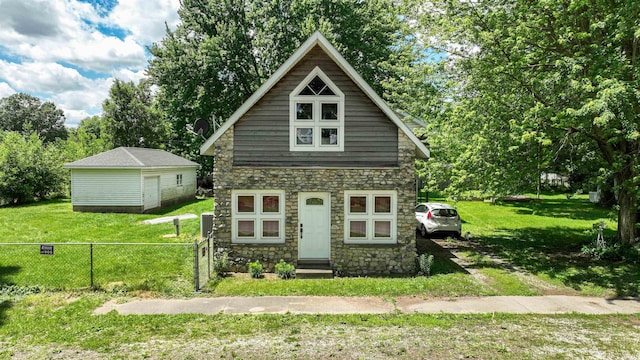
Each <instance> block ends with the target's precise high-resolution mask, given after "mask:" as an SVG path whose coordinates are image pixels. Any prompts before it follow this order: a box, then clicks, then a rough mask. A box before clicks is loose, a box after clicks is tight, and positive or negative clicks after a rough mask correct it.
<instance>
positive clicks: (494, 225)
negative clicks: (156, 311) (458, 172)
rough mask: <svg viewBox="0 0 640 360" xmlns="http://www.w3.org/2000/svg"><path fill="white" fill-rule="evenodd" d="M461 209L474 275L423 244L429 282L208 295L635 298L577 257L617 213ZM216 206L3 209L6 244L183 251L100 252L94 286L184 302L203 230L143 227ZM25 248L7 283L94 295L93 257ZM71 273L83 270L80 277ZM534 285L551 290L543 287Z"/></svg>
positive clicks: (636, 273)
mask: <svg viewBox="0 0 640 360" xmlns="http://www.w3.org/2000/svg"><path fill="white" fill-rule="evenodd" d="M432 200H434V199H432ZM435 200H437V201H444V199H435ZM455 205H456V206H457V208H458V210H459V212H460V214H461V217H462V219H463V221H464V223H463V232H467V231H468V232H470V233H471V234H472V236H473V238H474V239H475V241H474V242H473V244H478V245H479V247H478V248H472V247H468V248H467V249H464V251H462V253H463V255H464V254H466V255H464V257H465V258H466V260H467V261H468V262H469V264H468V268H467V269H465V268H462V267H461V266H460V265H459V264H457V263H456V262H454V261H453V260H455V259H452V258H451V254H450V253H449V252H448V251H445V250H443V249H442V248H438V247H433V246H431V245H429V244H425V243H424V241H423V239H420V238H419V239H418V247H419V251H420V252H427V253H433V254H434V255H436V256H435V263H434V265H433V269H432V274H433V276H432V277H430V278H422V277H416V278H414V277H411V276H408V277H404V278H403V277H394V278H388V277H376V278H346V279H335V280H321V281H317V280H304V281H303V280H295V281H289V282H282V281H272V280H268V279H263V280H257V281H253V280H250V279H248V278H245V277H238V276H235V277H228V278H224V279H218V280H216V281H214V282H212V283H211V284H209V286H208V288H207V291H208V292H207V295H213V296H226V295H239V296H241V295H258V296H261V295H304V294H310V295H344V296H368V295H375V296H378V295H379V296H398V295H419V296H463V295H536V294H543V293H545V291H546V290H544V289H545V288H547V287H549V286H551V287H555V289H554V290H553V291H554V292H560V293H580V294H585V295H597V296H605V295H606V296H611V295H620V296H624V295H637V294H638V291H639V290H638V289H639V288H640V283H639V282H640V266H639V265H638V264H633V263H610V262H604V261H593V260H591V259H588V258H586V257H584V256H582V255H581V254H580V248H581V246H582V244H585V243H586V242H589V241H592V240H593V238H594V236H595V235H594V234H593V233H592V225H593V224H594V223H596V222H599V221H606V222H607V226H608V229H607V231H608V233H606V235H607V236H612V235H614V234H615V223H613V222H611V221H610V220H608V219H609V218H610V215H611V214H610V211H609V210H606V209H601V208H598V207H596V206H594V205H592V204H591V203H589V202H588V200H587V197H586V196H576V197H574V198H572V199H567V198H566V197H565V196H564V195H552V194H548V195H545V196H543V201H542V202H529V203H505V204H491V203H487V202H480V201H469V202H458V203H455ZM212 207H213V204H212V201H211V200H210V199H209V200H198V201H194V202H192V203H189V204H186V205H182V206H178V207H175V208H172V209H168V210H164V211H162V212H160V213H156V214H94V213H74V212H73V211H71V204H70V203H69V201H68V200H55V201H50V202H45V203H39V204H33V205H28V206H22V207H15V208H8V207H5V208H0V239H1V240H0V242H28V243H34V244H39V243H58V242H100V243H110V242H133V243H140V242H144V243H167V242H169V243H178V244H185V246H183V247H180V246H178V247H171V246H157V247H150V246H127V247H112V246H111V247H110V246H108V245H100V246H98V245H96V246H95V247H94V267H95V272H94V280H95V281H96V283H97V284H98V285H99V286H100V287H102V288H103V289H107V290H117V291H131V290H141V291H156V292H160V293H163V294H174V295H175V294H179V295H183V296H186V295H189V294H190V293H191V285H190V284H191V281H192V280H191V276H192V269H191V266H192V265H191V264H192V263H191V260H190V257H191V250H190V244H191V241H192V240H193V237H194V236H195V235H196V234H197V233H198V232H199V221H198V220H197V219H193V220H183V221H182V222H181V233H182V235H181V236H180V237H173V238H167V237H165V236H166V235H167V234H172V233H173V232H174V228H173V224H172V223H166V224H159V225H142V224H141V222H142V221H143V220H146V219H150V218H153V217H157V216H171V215H177V214H184V213H194V214H200V213H202V212H205V211H210V210H211V208H212ZM19 249H20V250H16V249H15V248H11V247H3V249H2V250H3V251H2V253H0V283H13V284H18V285H34V284H37V285H43V286H44V287H46V288H63V289H64V288H72V289H75V288H81V287H87V286H88V282H89V276H90V274H89V272H88V271H87V268H88V261H89V258H88V248H86V247H82V246H80V245H78V246H76V247H72V246H69V245H65V246H57V247H56V256H55V257H47V256H45V255H38V254H37V248H35V247H34V248H33V249H31V250H29V251H30V253H29V254H26V253H24V251H25V250H24V249H26V248H25V247H21V248H19ZM20 251H21V252H22V253H20ZM465 251H466V253H465ZM34 252H35V254H34ZM482 254H492V255H496V256H499V257H500V258H502V259H505V260H506V261H507V263H508V264H510V265H514V266H515V267H517V268H519V269H522V270H524V271H527V272H529V273H531V274H533V275H534V276H535V281H533V282H532V281H530V280H531V279H524V278H522V277H521V276H518V275H517V273H516V272H514V271H513V270H512V269H509V268H506V267H504V266H502V265H500V264H496V263H495V262H494V261H493V260H492V259H490V258H486V257H484V255H482ZM6 259H11V260H12V261H7V260H6ZM18 260H19V261H18ZM31 265H38V266H34V267H32V266H31ZM67 266H68V268H67ZM73 268H79V269H80V270H78V271H76V272H74V271H72V269H73ZM34 269H35V270H34ZM468 270H475V274H471V275H472V276H470V274H469V272H468ZM54 275H55V276H54ZM70 277H72V278H70ZM45 279H47V280H45ZM47 281H50V282H49V283H46V282H47ZM536 282H538V283H540V284H543V285H544V284H548V285H549V286H547V285H544V286H536V285H535V283H536Z"/></svg>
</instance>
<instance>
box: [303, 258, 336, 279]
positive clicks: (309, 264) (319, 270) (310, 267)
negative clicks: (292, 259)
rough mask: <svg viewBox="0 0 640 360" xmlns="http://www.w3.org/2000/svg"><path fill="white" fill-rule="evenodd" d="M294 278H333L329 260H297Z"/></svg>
mask: <svg viewBox="0 0 640 360" xmlns="http://www.w3.org/2000/svg"><path fill="white" fill-rule="evenodd" d="M296 279H333V270H332V268H331V261H329V260H298V266H297V267H296Z"/></svg>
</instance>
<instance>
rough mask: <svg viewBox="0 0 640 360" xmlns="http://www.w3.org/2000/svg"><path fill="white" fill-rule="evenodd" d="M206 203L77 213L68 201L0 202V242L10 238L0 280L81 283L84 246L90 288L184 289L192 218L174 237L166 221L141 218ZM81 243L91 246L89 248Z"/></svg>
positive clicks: (84, 283)
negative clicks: (48, 250) (45, 251)
mask: <svg viewBox="0 0 640 360" xmlns="http://www.w3.org/2000/svg"><path fill="white" fill-rule="evenodd" d="M212 209H213V201H212V200H211V199H208V200H197V201H193V202H190V203H188V204H183V205H181V206H176V207H174V208H170V209H165V210H163V211H161V212H157V213H153V214H102V213H78V212H73V211H72V209H71V203H70V202H69V201H68V200H53V201H48V202H43V203H37V204H32V205H27V206H20V207H3V208H0V242H2V243H10V244H9V245H0V283H6V284H7V283H8V284H15V285H18V286H23V285H28V286H34V285H35V286H41V287H44V288H53V289H79V288H88V287H89V286H90V285H91V276H92V274H91V266H90V262H91V256H90V254H91V252H92V254H93V284H94V286H95V287H99V288H105V289H108V290H114V291H130V290H143V291H156V292H162V293H165V294H185V295H186V294H190V293H191V292H192V291H193V260H192V259H193V240H194V238H195V237H196V236H197V235H198V233H199V229H200V221H199V219H188V220H182V221H181V223H180V236H178V237H176V236H170V235H175V227H174V225H173V223H172V222H169V223H164V224H157V225H144V224H142V221H143V220H147V219H151V218H155V217H159V216H172V215H179V214H187V213H191V214H195V215H198V216H199V215H200V214H201V213H202V212H206V211H211V210H212ZM12 243H29V244H34V245H32V246H28V245H11V244H12ZM42 243H49V244H50V243H53V244H54V255H41V254H40V248H39V244H42ZM62 243H64V244H62ZM81 243H94V245H93V247H92V249H91V248H90V246H89V245H86V244H81ZM114 243H133V244H129V245H115V244H114ZM141 243H145V244H141ZM149 244H150V245H149Z"/></svg>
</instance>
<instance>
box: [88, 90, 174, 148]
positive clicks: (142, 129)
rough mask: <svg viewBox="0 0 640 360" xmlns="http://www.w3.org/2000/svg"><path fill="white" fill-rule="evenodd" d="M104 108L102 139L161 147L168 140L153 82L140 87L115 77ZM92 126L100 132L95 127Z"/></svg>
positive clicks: (126, 143) (124, 143) (141, 145)
mask: <svg viewBox="0 0 640 360" xmlns="http://www.w3.org/2000/svg"><path fill="white" fill-rule="evenodd" d="M102 110H103V114H102V121H103V122H104V123H103V124H101V125H100V126H99V127H98V128H99V129H100V138H104V139H105V140H106V141H108V142H109V143H110V144H112V145H113V147H120V146H132V147H147V148H161V147H163V145H164V144H165V142H166V141H167V130H168V127H167V123H166V122H165V121H164V118H163V116H162V114H161V113H160V111H159V110H158V108H157V106H156V103H155V99H154V97H153V95H152V92H151V83H150V82H149V81H148V80H146V79H143V80H141V81H140V83H139V84H138V85H137V86H136V85H135V84H134V83H133V82H124V81H121V80H119V79H116V80H115V81H114V82H113V85H112V86H111V89H110V90H109V97H108V98H107V99H106V100H105V101H104V103H103V105H102ZM92 128H93V129H94V130H93V131H94V132H95V131H97V129H96V127H95V126H92ZM94 135H95V134H94Z"/></svg>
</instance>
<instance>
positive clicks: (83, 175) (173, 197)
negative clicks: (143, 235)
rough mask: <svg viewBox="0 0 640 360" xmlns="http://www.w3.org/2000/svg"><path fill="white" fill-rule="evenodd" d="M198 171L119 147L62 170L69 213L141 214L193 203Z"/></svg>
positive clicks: (169, 157) (170, 158) (168, 157)
mask: <svg viewBox="0 0 640 360" xmlns="http://www.w3.org/2000/svg"><path fill="white" fill-rule="evenodd" d="M198 166H199V165H198V164H197V163H195V162H193V161H190V160H187V159H185V158H183V157H180V156H177V155H174V154H172V153H169V152H167V151H164V150H159V149H146V148H136V147H119V148H117V149H113V150H109V151H106V152H103V153H100V154H97V155H93V156H89V157H86V158H84V159H81V160H78V161H74V162H72V163H69V164H66V165H65V166H64V167H65V168H67V169H70V170H71V203H72V205H73V211H86V212H122V213H143V212H146V211H149V210H152V209H158V208H163V207H167V206H171V205H175V204H179V203H182V202H187V201H190V200H193V199H194V198H195V194H196V170H197V169H198Z"/></svg>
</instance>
